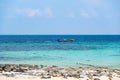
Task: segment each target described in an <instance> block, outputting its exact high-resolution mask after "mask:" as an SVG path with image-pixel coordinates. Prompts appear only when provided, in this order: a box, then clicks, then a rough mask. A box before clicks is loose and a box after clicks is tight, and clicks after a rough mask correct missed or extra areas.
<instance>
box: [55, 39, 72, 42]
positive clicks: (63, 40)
mask: <svg viewBox="0 0 120 80" xmlns="http://www.w3.org/2000/svg"><path fill="white" fill-rule="evenodd" d="M57 41H58V42H74V39H69V40H67V39H58V40H57Z"/></svg>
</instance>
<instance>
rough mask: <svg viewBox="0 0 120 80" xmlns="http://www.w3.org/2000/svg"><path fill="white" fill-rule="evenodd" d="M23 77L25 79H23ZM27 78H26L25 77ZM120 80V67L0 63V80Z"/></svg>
mask: <svg viewBox="0 0 120 80" xmlns="http://www.w3.org/2000/svg"><path fill="white" fill-rule="evenodd" d="M22 78H23V79H22ZM25 78H26V79H25ZM24 79H25V80H44V79H47V80H79V79H80V80H120V69H111V68H105V67H95V66H89V67H59V66H55V65H53V66H45V65H29V64H0V80H24Z"/></svg>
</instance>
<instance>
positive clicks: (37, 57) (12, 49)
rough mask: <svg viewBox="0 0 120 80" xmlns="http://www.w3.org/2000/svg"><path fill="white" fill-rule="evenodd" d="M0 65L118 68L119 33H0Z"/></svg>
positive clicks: (119, 61)
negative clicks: (68, 40)
mask: <svg viewBox="0 0 120 80" xmlns="http://www.w3.org/2000/svg"><path fill="white" fill-rule="evenodd" d="M58 39H74V40H75V41H74V42H58V41H57V40H58ZM0 64H37V65H57V66H86V65H93V66H100V67H110V68H120V35H0Z"/></svg>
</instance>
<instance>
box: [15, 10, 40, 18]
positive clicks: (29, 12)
mask: <svg viewBox="0 0 120 80" xmlns="http://www.w3.org/2000/svg"><path fill="white" fill-rule="evenodd" d="M16 11H17V14H19V15H24V16H29V17H33V16H38V15H40V14H41V12H40V10H39V9H32V8H25V9H17V10H16Z"/></svg>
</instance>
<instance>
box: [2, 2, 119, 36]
mask: <svg viewBox="0 0 120 80" xmlns="http://www.w3.org/2000/svg"><path fill="white" fill-rule="evenodd" d="M4 34H20V35H21V34H28V35H29V34H68V35H69V34H120V0H0V35H4Z"/></svg>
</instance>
